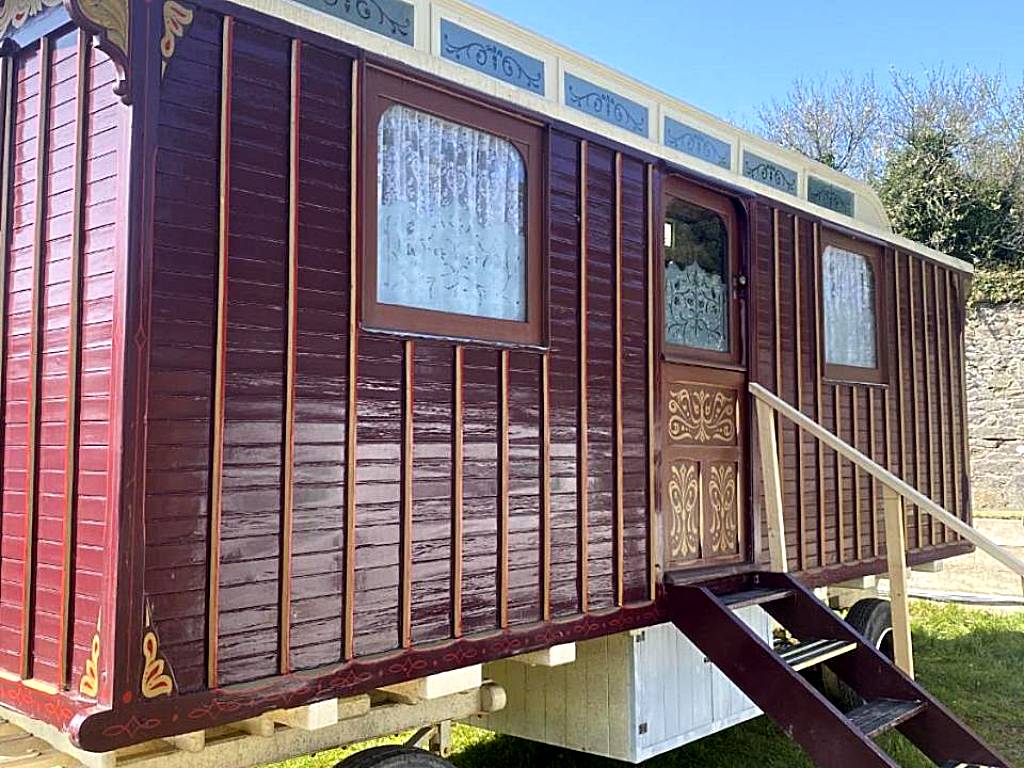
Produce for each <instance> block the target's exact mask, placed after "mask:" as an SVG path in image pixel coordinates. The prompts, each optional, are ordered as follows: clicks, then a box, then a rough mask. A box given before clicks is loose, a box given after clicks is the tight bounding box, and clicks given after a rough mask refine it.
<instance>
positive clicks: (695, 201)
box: [657, 176, 743, 367]
mask: <svg viewBox="0 0 1024 768" xmlns="http://www.w3.org/2000/svg"><path fill="white" fill-rule="evenodd" d="M675 200H678V201H680V202H684V203H687V204H689V205H692V206H695V207H697V208H703V209H705V210H708V211H711V212H712V213H716V214H718V216H720V217H721V219H722V221H723V223H724V224H725V230H726V236H727V237H728V253H727V259H728V263H727V264H726V280H725V285H726V300H727V301H728V302H729V307H728V317H729V349H728V350H727V351H725V352H720V351H717V350H713V349H701V348H699V347H687V346H683V345H682V344H672V343H670V342H669V341H668V339H667V338H666V333H665V301H666V300H667V298H668V297H667V296H666V294H665V268H666V266H665V247H664V236H663V234H662V233H663V232H664V226H665V219H666V217H667V214H668V208H669V206H670V205H671V203H672V202H673V201H675ZM659 224H660V227H659V229H658V253H659V258H658V269H657V274H658V285H657V291H658V299H659V301H658V304H657V306H658V310H659V314H658V322H657V331H658V338H659V339H660V340H661V359H662V360H664V361H665V362H670V363H695V364H698V365H700V364H703V365H709V364H711V365H718V366H725V367H738V366H740V365H742V363H743V335H742V332H741V309H740V297H739V296H738V295H737V292H736V278H737V276H738V275H740V274H741V272H740V248H741V244H740V240H739V238H740V227H739V216H738V214H737V212H736V207H735V205H734V204H733V201H732V200H731V199H730V198H729V197H726V196H725V195H721V194H718V193H717V192H714V191H712V190H710V189H708V188H706V187H702V186H700V185H698V184H695V183H693V182H691V181H687V180H686V179H683V178H681V177H679V176H669V177H667V178H666V179H665V181H664V186H663V191H662V194H661V211H660V219H659Z"/></svg>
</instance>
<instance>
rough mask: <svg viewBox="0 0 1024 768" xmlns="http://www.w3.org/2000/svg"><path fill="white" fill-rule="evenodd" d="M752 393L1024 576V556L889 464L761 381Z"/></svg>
mask: <svg viewBox="0 0 1024 768" xmlns="http://www.w3.org/2000/svg"><path fill="white" fill-rule="evenodd" d="M750 393H751V394H752V395H753V396H754V397H755V398H756V399H757V400H758V401H760V402H762V403H765V404H766V405H768V406H770V407H771V408H772V409H773V410H774V411H776V412H778V413H780V414H781V415H783V416H785V417H786V418H787V419H788V420H789V421H791V422H793V423H794V424H796V425H797V426H798V427H800V428H801V429H803V430H804V431H805V432H808V433H809V434H811V435H813V436H814V437H816V438H817V439H819V440H821V442H823V443H825V445H827V446H828V447H829V448H832V449H833V450H834V451H836V452H837V453H839V454H840V455H841V456H842V457H843V458H845V459H848V460H849V461H851V462H852V463H854V464H856V465H857V466H858V467H860V468H861V469H863V470H864V471H865V472H867V473H868V474H869V475H871V476H872V477H874V478H875V479H876V480H878V481H879V482H880V483H882V484H884V485H885V486H887V487H888V488H890V489H891V490H892V491H894V492H895V493H897V494H898V495H899V496H902V497H903V498H904V499H906V500H907V501H909V502H910V503H911V504H913V505H914V506H916V507H917V508H919V509H921V510H923V511H924V512H927V513H928V514H929V515H931V516H932V517H934V518H935V519H937V520H939V521H940V522H941V523H943V524H944V525H945V526H946V527H948V528H951V529H952V530H954V531H956V532H957V533H959V534H960V535H961V536H963V537H964V538H965V539H967V540H968V541H969V542H971V543H972V544H974V545H975V546H976V547H978V548H979V549H981V550H983V551H984V552H986V553H988V554H989V555H991V556H992V557H994V558H995V559H996V560H998V561H999V562H1001V563H1002V564H1003V565H1005V566H1006V567H1007V568H1009V569H1010V570H1011V571H1013V572H1015V573H1016V574H1017V575H1019V576H1021V577H1022V578H1024V560H1021V559H1020V558H1018V557H1015V556H1014V555H1013V554H1012V553H1010V552H1009V551H1007V550H1006V549H1004V548H1003V547H1001V546H999V545H998V544H996V543H995V542H994V541H992V539H990V538H989V537H988V536H986V535H985V534H983V533H981V532H980V531H979V530H978V529H976V528H974V527H973V526H971V525H969V524H968V523H965V522H964V521H963V520H961V519H960V518H959V517H957V516H956V515H952V514H950V513H949V512H947V511H946V510H945V509H943V508H942V507H940V506H939V505H938V504H936V503H935V502H934V501H932V500H931V499H929V498H928V497H927V496H925V495H924V494H923V493H921V492H920V491H919V490H917V489H916V488H914V487H913V486H911V485H908V484H907V483H905V482H904V481H903V480H901V479H900V478H898V477H897V476H896V475H894V474H893V473H892V472H890V471H889V470H887V469H886V468H885V467H883V466H881V465H880V464H878V463H876V462H875V461H872V460H871V459H869V458H868V457H867V456H865V455H864V454H863V453H861V452H860V451H858V450H857V449H856V448H854V447H853V446H852V445H850V444H849V443H847V442H845V441H843V440H842V439H840V438H839V437H836V435H834V434H832V433H831V432H829V431H828V430H827V429H825V428H824V427H823V426H821V425H820V424H818V423H817V422H816V421H814V420H813V419H810V418H808V417H807V416H805V415H804V414H803V413H801V412H800V411H798V410H797V409H796V408H794V407H793V406H792V405H790V404H789V403H787V402H786V401H785V400H783V399H782V398H780V397H778V396H776V395H774V394H772V393H771V392H769V391H768V390H767V389H765V388H764V387H762V386H761V385H760V384H754V383H752V384H751V385H750Z"/></svg>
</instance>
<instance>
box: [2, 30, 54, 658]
mask: <svg viewBox="0 0 1024 768" xmlns="http://www.w3.org/2000/svg"><path fill="white" fill-rule="evenodd" d="M41 58H42V57H41V55H40V52H39V48H38V47H35V48H31V49H28V50H26V51H24V52H22V53H21V54H20V55H19V56H18V59H17V72H16V73H15V89H16V90H15V98H16V100H17V107H16V111H15V125H14V130H15V136H16V137H17V138H18V139H20V141H16V143H15V147H14V154H13V158H12V161H11V165H12V168H13V169H14V176H13V178H12V179H11V184H12V186H13V191H12V200H11V206H12V209H11V210H12V216H11V235H10V240H9V246H8V254H7V263H6V269H7V279H6V285H7V296H6V308H5V315H6V317H5V320H6V322H5V328H4V331H5V333H6V336H7V337H6V339H5V353H6V359H5V361H4V362H5V364H6V367H5V374H6V381H5V382H4V396H5V402H4V412H3V416H4V445H3V469H4V477H3V482H4V489H3V490H4V493H3V516H2V521H0V529H2V531H3V544H2V551H0V555H2V558H3V559H2V564H0V663H2V665H3V668H4V669H5V670H7V671H8V672H12V673H15V674H21V671H22V650H21V649H22V616H23V614H24V612H25V611H26V610H28V606H27V605H26V604H25V599H24V594H23V585H24V584H25V573H24V568H25V550H26V540H25V536H26V531H27V530H28V527H29V523H28V512H27V509H26V507H27V505H28V501H29V486H30V485H31V483H32V478H30V477H29V472H28V468H29V462H28V455H27V454H28V451H29V446H30V432H31V429H30V425H29V421H30V400H31V399H32V396H33V395H32V392H31V381H32V367H33V365H32V348H33V336H34V333H33V323H32V317H33V315H32V307H33V301H34V298H33V294H34V292H33V284H34V282H35V274H34V266H33V260H34V254H35V247H36V237H37V234H36V233H37V226H36V220H37V215H38V213H39V212H38V211H37V207H38V198H39V194H38V188H39V186H40V185H41V184H42V183H43V181H44V180H42V179H40V178H39V176H38V172H39V171H38V163H39V153H38V145H39V142H38V137H39V126H40V116H39V105H40V89H41V81H42V78H41V75H40V69H41Z"/></svg>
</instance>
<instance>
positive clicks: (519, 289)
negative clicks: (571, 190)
mask: <svg viewBox="0 0 1024 768" xmlns="http://www.w3.org/2000/svg"><path fill="white" fill-rule="evenodd" d="M377 141H378V145H377V146H378V150H377V163H378V165H377V167H378V172H377V301H378V302H380V303H382V304H397V305H400V306H405V307H416V308H419V309H430V310H435V311H439V312H451V313H455V314H459V315H472V316H476V317H487V318H496V319H499V320H518V321H525V320H526V317H527V314H526V284H527V255H526V166H525V163H524V162H523V158H522V155H520V154H519V151H518V150H517V149H516V148H515V147H514V146H513V145H512V144H511V143H509V142H508V141H506V140H505V139H502V138H499V137H497V136H493V135H491V134H489V133H484V132H483V131H478V130H476V129H474V128H469V127H467V126H464V125H458V124H457V123H452V122H449V121H447V120H442V119H441V118H439V117H435V116H433V115H430V114H427V113H425V112H419V111H417V110H414V109H410V108H409V107H405V106H399V105H396V106H393V107H391V108H389V109H388V110H387V111H386V112H385V113H384V115H383V116H382V117H381V121H380V126H379V128H378V131H377Z"/></svg>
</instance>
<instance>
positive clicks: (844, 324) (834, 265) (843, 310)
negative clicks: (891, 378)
mask: <svg viewBox="0 0 1024 768" xmlns="http://www.w3.org/2000/svg"><path fill="white" fill-rule="evenodd" d="M822 273H823V275H822V283H823V292H824V300H825V301H824V303H825V359H826V360H827V361H828V362H830V363H834V364H836V365H852V366H856V367H858V368H874V367H875V366H876V363H877V353H876V350H875V338H876V337H875V275H874V272H873V271H872V269H871V264H870V263H869V262H868V260H867V259H866V258H865V257H863V256H861V255H860V254H858V253H852V252H850V251H844V250H842V249H841V248H836V247H834V246H829V247H828V248H826V249H825V254H824V256H823V259H822Z"/></svg>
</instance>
